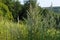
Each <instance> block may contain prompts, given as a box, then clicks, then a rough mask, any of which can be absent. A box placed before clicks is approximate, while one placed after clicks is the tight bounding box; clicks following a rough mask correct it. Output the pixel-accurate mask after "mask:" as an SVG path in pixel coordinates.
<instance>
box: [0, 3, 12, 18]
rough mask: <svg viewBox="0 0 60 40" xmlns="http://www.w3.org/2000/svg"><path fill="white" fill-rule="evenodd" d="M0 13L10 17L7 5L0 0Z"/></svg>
mask: <svg viewBox="0 0 60 40" xmlns="http://www.w3.org/2000/svg"><path fill="white" fill-rule="evenodd" d="M0 15H1V16H4V18H5V17H7V18H8V19H12V18H13V17H12V13H11V12H10V11H9V9H8V6H7V5H5V4H4V3H1V2H0Z"/></svg>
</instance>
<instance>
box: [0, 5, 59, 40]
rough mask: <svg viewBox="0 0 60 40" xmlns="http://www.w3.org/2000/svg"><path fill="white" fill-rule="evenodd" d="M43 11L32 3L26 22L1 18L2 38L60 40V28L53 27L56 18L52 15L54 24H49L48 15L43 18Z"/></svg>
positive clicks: (0, 33)
mask: <svg viewBox="0 0 60 40" xmlns="http://www.w3.org/2000/svg"><path fill="white" fill-rule="evenodd" d="M41 13H42V12H40V11H39V8H38V7H37V6H35V8H33V7H32V6H31V5H30V9H29V11H27V17H28V18H27V20H25V22H26V23H23V22H22V23H19V21H18V23H14V22H12V21H9V20H5V19H4V20H3V19H2V20H0V40H60V30H56V29H55V28H53V24H54V25H55V20H54V19H53V18H52V17H51V19H50V21H51V22H52V24H51V25H48V21H49V20H47V19H48V17H47V18H42V17H43V15H41ZM52 19H53V20H52ZM50 26H51V27H50Z"/></svg>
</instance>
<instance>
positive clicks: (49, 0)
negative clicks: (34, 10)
mask: <svg viewBox="0 0 60 40" xmlns="http://www.w3.org/2000/svg"><path fill="white" fill-rule="evenodd" d="M20 2H21V4H23V0H20ZM37 3H38V4H39V6H41V7H50V6H51V4H52V6H60V0H38V1H37Z"/></svg>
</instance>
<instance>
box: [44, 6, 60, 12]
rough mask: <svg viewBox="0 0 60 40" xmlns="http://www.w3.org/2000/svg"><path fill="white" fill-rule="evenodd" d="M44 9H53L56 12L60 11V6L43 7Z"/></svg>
mask: <svg viewBox="0 0 60 40" xmlns="http://www.w3.org/2000/svg"><path fill="white" fill-rule="evenodd" d="M43 8H44V9H45V8H46V9H48V10H52V11H54V12H56V13H60V7H43Z"/></svg>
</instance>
